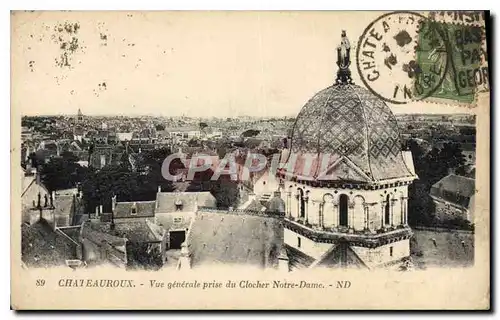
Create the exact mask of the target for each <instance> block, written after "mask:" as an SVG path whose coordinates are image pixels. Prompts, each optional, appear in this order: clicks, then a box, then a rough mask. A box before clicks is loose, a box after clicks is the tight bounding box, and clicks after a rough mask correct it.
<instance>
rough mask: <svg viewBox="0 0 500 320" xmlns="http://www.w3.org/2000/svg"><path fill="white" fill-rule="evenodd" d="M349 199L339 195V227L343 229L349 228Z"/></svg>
mask: <svg viewBox="0 0 500 320" xmlns="http://www.w3.org/2000/svg"><path fill="white" fill-rule="evenodd" d="M348 210H349V197H347V196H346V195H345V194H341V195H340V198H339V212H340V216H339V225H340V226H343V227H348V226H349V219H348V218H349V214H348Z"/></svg>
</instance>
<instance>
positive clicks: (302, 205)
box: [298, 188, 306, 218]
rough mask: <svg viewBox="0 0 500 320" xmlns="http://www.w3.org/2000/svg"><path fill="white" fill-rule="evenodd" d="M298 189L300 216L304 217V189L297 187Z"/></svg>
mask: <svg viewBox="0 0 500 320" xmlns="http://www.w3.org/2000/svg"><path fill="white" fill-rule="evenodd" d="M298 191H299V208H300V217H301V218H305V216H306V200H305V199H304V190H302V189H301V188H299V189H298Z"/></svg>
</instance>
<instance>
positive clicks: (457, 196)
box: [430, 174, 476, 208]
mask: <svg viewBox="0 0 500 320" xmlns="http://www.w3.org/2000/svg"><path fill="white" fill-rule="evenodd" d="M475 188H476V183H475V180H474V179H471V178H467V177H462V176H457V175H454V174H450V175H448V176H446V177H444V178H443V179H441V180H439V181H438V182H436V183H435V184H434V185H433V186H432V188H431V191H430V194H431V196H433V197H436V198H439V199H442V200H445V201H448V202H451V203H454V204H457V205H460V206H463V207H465V208H467V207H468V206H469V202H470V200H471V198H472V197H473V196H474V193H475V192H476V190H475Z"/></svg>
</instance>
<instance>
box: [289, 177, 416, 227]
mask: <svg viewBox="0 0 500 320" xmlns="http://www.w3.org/2000/svg"><path fill="white" fill-rule="evenodd" d="M298 188H301V189H302V190H303V191H304V193H306V192H307V191H309V193H308V196H309V199H308V202H307V203H306V208H307V209H306V212H307V216H308V219H307V220H308V222H309V223H310V224H313V225H321V223H320V215H321V214H320V210H322V213H323V226H324V227H326V228H331V227H337V226H338V219H339V208H338V204H339V197H340V195H341V194H345V195H347V196H348V197H349V209H348V210H349V226H350V227H352V228H354V230H363V229H364V228H365V227H366V226H367V225H368V227H369V228H370V229H372V230H378V229H380V228H381V227H382V224H383V220H384V218H385V203H386V200H387V195H389V198H390V199H391V201H390V212H391V214H390V218H391V219H390V221H388V222H387V223H386V225H391V224H392V225H400V224H401V223H402V220H403V219H404V218H402V215H403V214H404V213H405V212H406V214H407V203H408V201H407V199H405V198H406V197H407V196H408V187H407V186H399V187H393V188H388V189H386V190H357V189H342V188H338V189H327V188H314V187H311V186H306V185H303V184H300V183H296V182H292V181H287V182H285V190H286V192H285V194H284V196H285V198H286V199H285V203H286V204H287V207H289V208H287V215H288V214H289V213H290V214H291V216H292V217H293V218H295V219H297V218H299V215H300V209H299V207H300V206H299V200H298V199H297V194H298V191H297V189H298ZM289 194H290V195H289ZM392 200H395V201H392ZM336 205H337V207H336ZM365 207H366V208H365ZM366 214H368V220H367V221H366V223H365V219H366V218H367V217H366V216H365V215H366Z"/></svg>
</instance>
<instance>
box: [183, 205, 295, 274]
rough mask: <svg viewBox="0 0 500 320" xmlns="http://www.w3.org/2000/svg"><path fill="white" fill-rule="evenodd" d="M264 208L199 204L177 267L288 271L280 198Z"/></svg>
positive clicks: (282, 206)
mask: <svg viewBox="0 0 500 320" xmlns="http://www.w3.org/2000/svg"><path fill="white" fill-rule="evenodd" d="M271 201H272V202H273V204H272V205H270V206H269V207H268V210H266V211H252V210H239V209H237V210H232V209H231V210H220V209H213V208H203V207H200V208H199V210H198V212H197V214H196V216H195V218H194V220H193V221H192V222H191V225H190V226H189V231H188V235H187V238H186V241H185V242H184V243H183V244H182V250H181V256H180V259H179V262H178V266H177V267H178V269H180V270H186V269H195V268H199V267H214V266H215V267H217V266H219V267H221V266H222V267H228V266H229V267H231V266H240V267H241V266H245V267H252V268H258V269H277V270H282V271H286V272H288V271H289V262H288V255H287V253H286V249H285V246H284V226H283V217H284V214H285V211H284V210H285V206H284V202H283V200H281V199H280V198H279V196H276V197H275V198H273V199H272V200H271Z"/></svg>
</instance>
